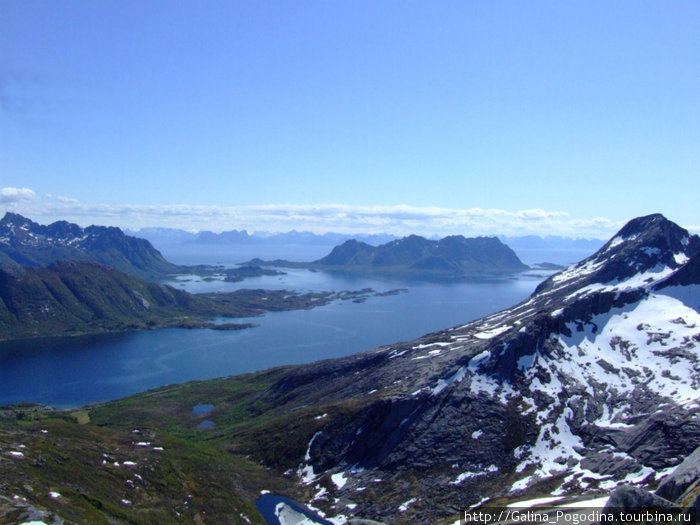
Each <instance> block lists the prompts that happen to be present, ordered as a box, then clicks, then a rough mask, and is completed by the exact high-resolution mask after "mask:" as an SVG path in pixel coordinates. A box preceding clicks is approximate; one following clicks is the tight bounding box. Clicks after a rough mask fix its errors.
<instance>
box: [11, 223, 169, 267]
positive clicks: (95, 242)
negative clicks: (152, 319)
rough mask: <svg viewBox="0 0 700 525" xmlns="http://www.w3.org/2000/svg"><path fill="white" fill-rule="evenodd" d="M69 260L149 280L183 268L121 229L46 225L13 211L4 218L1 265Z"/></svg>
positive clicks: (44, 264)
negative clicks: (112, 269) (90, 263)
mask: <svg viewBox="0 0 700 525" xmlns="http://www.w3.org/2000/svg"><path fill="white" fill-rule="evenodd" d="M65 259H75V260H82V261H93V262H97V263H100V264H105V265H107V266H111V267H113V268H115V269H117V270H120V271H123V272H125V273H128V274H130V275H135V276H138V277H142V278H145V279H158V278H162V277H164V276H166V275H169V274H173V273H177V272H178V271H180V270H181V269H182V267H180V266H178V265H175V264H172V263H170V262H168V261H166V260H165V258H164V257H163V256H162V255H161V253H160V252H159V251H158V250H156V249H155V248H154V247H153V246H152V245H151V243H150V242H148V241H146V240H145V239H139V238H136V237H130V236H127V235H125V234H124V233H123V232H122V231H121V230H120V229H119V228H115V227H107V226H88V227H87V228H81V227H80V226H78V225H77V224H72V223H69V222H67V221H57V222H54V223H52V224H49V225H47V226H43V225H40V224H38V223H36V222H34V221H32V220H30V219H27V218H26V217H23V216H22V215H19V214H16V213H11V212H7V213H6V214H5V216H4V217H3V218H2V219H0V265H1V264H5V265H21V266H48V265H49V264H51V263H54V262H57V261H60V260H65Z"/></svg>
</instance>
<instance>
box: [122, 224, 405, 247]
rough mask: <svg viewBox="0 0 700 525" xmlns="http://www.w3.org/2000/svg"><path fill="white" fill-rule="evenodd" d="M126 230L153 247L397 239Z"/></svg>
mask: <svg viewBox="0 0 700 525" xmlns="http://www.w3.org/2000/svg"><path fill="white" fill-rule="evenodd" d="M127 233H129V234H130V235H133V236H135V237H141V238H143V239H147V240H148V241H150V242H151V243H153V244H154V245H156V246H159V245H163V246H165V245H172V244H192V245H198V244H206V245H220V246H226V245H237V244H238V245H240V244H264V245H274V244H310V245H320V246H328V245H332V246H334V245H337V244H340V243H342V242H344V241H347V240H348V239H356V240H359V241H362V242H366V243H367V244H372V245H375V246H376V245H379V244H383V243H386V242H389V241H393V240H394V239H397V238H398V237H396V236H395V235H390V234H385V233H377V234H358V235H349V234H344V233H333V232H330V233H324V234H316V233H311V232H305V231H302V232H298V231H295V230H292V231H289V232H284V233H269V232H255V233H252V234H251V233H248V232H247V231H246V230H230V231H224V232H221V233H214V232H211V231H207V230H203V231H200V232H197V233H192V232H187V231H184V230H178V229H173V228H142V229H140V230H127Z"/></svg>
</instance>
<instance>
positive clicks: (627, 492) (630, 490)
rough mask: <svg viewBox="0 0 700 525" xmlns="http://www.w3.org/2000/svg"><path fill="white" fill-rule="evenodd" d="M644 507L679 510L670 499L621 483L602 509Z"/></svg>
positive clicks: (618, 509)
mask: <svg viewBox="0 0 700 525" xmlns="http://www.w3.org/2000/svg"><path fill="white" fill-rule="evenodd" d="M646 508H653V509H664V510H674V511H679V510H680V507H679V506H678V505H676V504H675V503H673V502H672V501H669V500H667V499H665V498H662V497H661V496H657V495H656V494H652V493H651V492H648V491H646V490H643V489H640V488H638V487H631V486H629V485H621V486H620V487H618V488H616V489H615V492H613V493H612V496H610V499H609V500H608V502H607V503H606V504H605V508H604V509H603V510H604V511H612V509H615V510H617V511H626V510H633V509H646Z"/></svg>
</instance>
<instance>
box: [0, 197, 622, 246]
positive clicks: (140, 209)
mask: <svg viewBox="0 0 700 525" xmlns="http://www.w3.org/2000/svg"><path fill="white" fill-rule="evenodd" d="M0 203H2V205H3V207H4V208H5V210H3V211H15V212H17V213H22V214H23V215H26V216H28V217H29V218H31V219H32V220H34V221H37V222H40V223H44V224H45V223H50V222H53V221H56V220H68V221H71V222H76V223H78V224H80V225H82V226H87V225H90V224H103V225H110V226H119V227H122V228H131V229H140V228H145V227H167V228H179V229H184V230H190V231H198V230H211V231H215V232H221V231H227V230H233V229H238V230H240V229H245V230H248V231H261V230H265V231H271V232H284V231H290V230H298V231H302V230H304V231H312V232H314V233H325V232H329V231H332V232H340V233H379V232H383V233H391V234H395V235H408V234H411V233H415V234H419V235H428V236H429V235H440V236H443V235H452V234H462V235H466V236H477V235H510V236H513V235H564V236H570V237H589V238H591V237H596V238H607V237H609V236H610V235H611V234H613V233H614V232H615V231H616V230H617V229H618V228H619V227H620V226H621V222H619V221H613V220H611V219H608V218H605V217H594V218H578V217H571V216H570V215H569V214H568V213H566V212H563V211H556V210H543V209H528V210H515V211H509V210H500V209H483V208H466V209H454V208H439V207H435V206H422V207H421V206H408V205H387V206H352V205H346V204H319V205H301V204H269V205H256V206H196V205H190V204H172V205H163V204H158V205H142V204H139V205H136V204H89V203H83V202H80V201H78V200H76V199H74V198H70V197H66V196H55V195H44V196H41V197H38V196H37V195H36V193H35V192H34V191H33V190H31V189H28V188H2V189H1V190H0Z"/></svg>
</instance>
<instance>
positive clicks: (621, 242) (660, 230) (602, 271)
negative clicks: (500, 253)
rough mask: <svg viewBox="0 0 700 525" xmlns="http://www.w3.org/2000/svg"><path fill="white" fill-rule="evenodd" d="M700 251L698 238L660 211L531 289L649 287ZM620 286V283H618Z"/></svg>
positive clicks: (634, 220) (634, 222) (625, 228)
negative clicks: (594, 286)
mask: <svg viewBox="0 0 700 525" xmlns="http://www.w3.org/2000/svg"><path fill="white" fill-rule="evenodd" d="M699 251H700V238H699V237H698V236H697V235H691V234H690V233H688V231H687V230H685V229H684V228H681V227H680V226H678V225H677V224H675V223H673V222H671V221H669V220H668V219H666V218H665V217H664V216H663V215H661V214H653V215H647V216H645V217H639V218H636V219H633V220H631V221H629V222H628V223H627V224H626V225H625V226H624V227H623V228H622V229H621V230H620V231H619V232H618V233H617V234H616V235H615V236H613V237H612V239H610V240H609V241H608V242H607V243H606V244H605V245H604V246H603V247H602V248H601V249H600V250H598V251H597V252H596V253H594V254H593V255H591V256H590V257H588V258H586V259H584V260H582V261H581V262H579V263H578V264H575V265H573V266H571V267H569V268H567V269H566V270H564V271H563V272H560V273H558V274H556V275H553V276H552V277H550V278H549V279H547V280H546V281H544V282H543V283H542V284H540V285H539V286H538V287H537V289H536V290H535V294H538V293H543V292H550V293H551V292H553V291H560V292H567V291H569V292H570V291H574V290H578V289H581V288H583V287H586V286H592V285H607V288H608V289H609V290H611V289H612V288H614V287H616V288H617V289H618V291H619V290H621V289H629V288H633V287H637V288H638V287H640V286H645V285H646V286H649V285H652V284H654V283H656V282H659V281H660V280H662V279H664V278H666V277H667V276H668V275H670V274H671V273H672V272H673V271H675V270H677V269H678V268H680V267H681V266H683V265H684V264H685V263H687V262H688V261H689V260H690V259H691V258H692V257H693V256H694V255H696V254H697V253H698V252H699ZM619 285H622V286H619Z"/></svg>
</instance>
